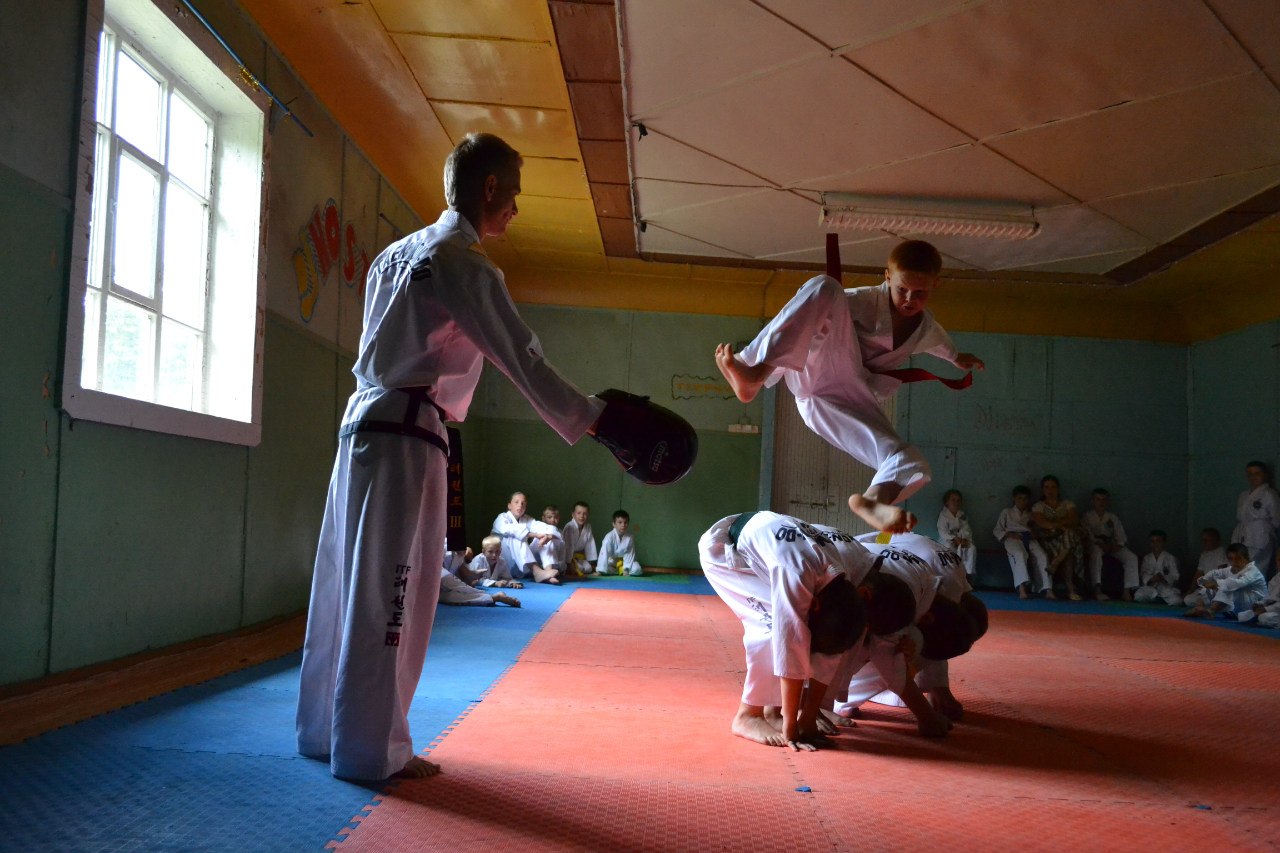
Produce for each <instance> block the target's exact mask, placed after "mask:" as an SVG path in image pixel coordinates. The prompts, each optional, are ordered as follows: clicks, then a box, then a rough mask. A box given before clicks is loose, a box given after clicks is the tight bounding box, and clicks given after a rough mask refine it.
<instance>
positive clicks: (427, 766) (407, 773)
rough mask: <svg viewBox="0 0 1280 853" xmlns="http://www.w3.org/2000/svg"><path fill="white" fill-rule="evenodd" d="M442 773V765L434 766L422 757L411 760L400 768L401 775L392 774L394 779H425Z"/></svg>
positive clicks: (417, 756)
mask: <svg viewBox="0 0 1280 853" xmlns="http://www.w3.org/2000/svg"><path fill="white" fill-rule="evenodd" d="M439 772H440V765H439V764H433V763H431V762H430V761H427V759H425V758H423V757H422V756H420V755H415V756H414V757H413V758H410V759H409V763H408V764H406V765H405V766H404V767H402V768H400V772H399V773H395V774H392V776H391V778H392V779H425V778H426V777H428V776H434V775H436V774H437V773H439Z"/></svg>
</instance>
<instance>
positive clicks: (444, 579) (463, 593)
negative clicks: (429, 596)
mask: <svg viewBox="0 0 1280 853" xmlns="http://www.w3.org/2000/svg"><path fill="white" fill-rule="evenodd" d="M471 558H472V553H471V549H470V548H468V549H467V550H466V551H445V552H444V570H443V571H442V572H441V573H440V603H441V604H451V605H458V606H463V607H493V606H494V605H495V604H505V605H507V606H508V607H519V606H520V599H518V598H516V597H515V596H513V595H507V594H506V593H505V592H501V591H499V592H495V593H492V594H490V593H487V592H483V591H481V590H479V589H476V588H475V587H474V586H472V585H471V584H470V583H468V582H467V581H466V580H464V579H463V577H462V576H465V575H467V574H469V572H468V570H467V563H468V562H470V560H471ZM460 575H461V576H460Z"/></svg>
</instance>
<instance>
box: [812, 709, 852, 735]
mask: <svg viewBox="0 0 1280 853" xmlns="http://www.w3.org/2000/svg"><path fill="white" fill-rule="evenodd" d="M823 724H826V725H828V726H830V727H831V729H830V730H829V731H828V730H827V729H825V728H823ZM857 725H858V724H857V723H856V722H854V720H853V717H844V716H841V715H840V714H837V713H836V712H835V711H828V710H826V709H825V708H824V709H822V710H820V711H819V712H818V728H819V729H822V731H824V732H826V733H827V734H829V735H834V734H839V733H840V729H852V728H856V727H857Z"/></svg>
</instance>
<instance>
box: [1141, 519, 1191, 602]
mask: <svg viewBox="0 0 1280 853" xmlns="http://www.w3.org/2000/svg"><path fill="white" fill-rule="evenodd" d="M1166 538H1167V537H1166V536H1165V533H1164V531H1163V530H1153V531H1151V540H1150V541H1151V553H1150V554H1147V555H1146V556H1145V557H1143V558H1142V567H1141V569H1139V574H1140V575H1141V576H1142V586H1140V587H1138V588H1137V589H1135V590H1134V591H1133V600H1134V601H1140V602H1142V603H1143V604H1146V603H1148V602H1152V601H1155V600H1156V599H1157V598H1159V599H1162V600H1163V601H1164V603H1165V604H1167V605H1169V606H1170V607H1177V606H1178V605H1180V604H1182V601H1183V597H1182V592H1181V591H1180V590H1179V589H1178V580H1179V574H1178V560H1177V558H1176V557H1174V556H1173V555H1172V554H1170V553H1169V552H1168V551H1166V550H1165V549H1164V543H1165V539H1166Z"/></svg>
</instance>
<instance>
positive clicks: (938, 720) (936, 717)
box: [916, 711, 951, 737]
mask: <svg viewBox="0 0 1280 853" xmlns="http://www.w3.org/2000/svg"><path fill="white" fill-rule="evenodd" d="M916 728H917V729H919V731H920V734H922V735H923V736H925V737H946V736H947V732H949V731H951V721H950V720H948V719H947V718H946V717H944V716H942V715H941V714H939V713H938V712H937V711H934V712H933V713H931V714H924V715H922V716H921V718H920V719H919V720H917V721H916Z"/></svg>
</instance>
